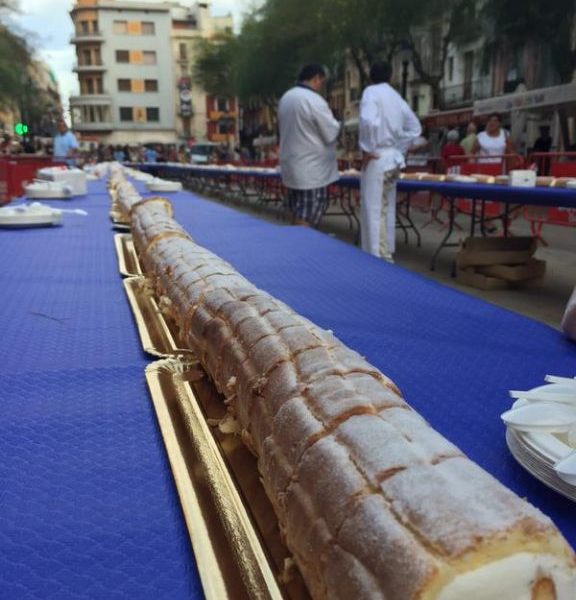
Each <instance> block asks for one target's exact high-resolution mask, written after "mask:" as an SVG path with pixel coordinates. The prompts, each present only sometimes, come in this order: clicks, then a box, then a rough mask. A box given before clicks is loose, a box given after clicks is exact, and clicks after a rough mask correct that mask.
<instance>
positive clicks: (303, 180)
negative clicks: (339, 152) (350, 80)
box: [278, 65, 340, 227]
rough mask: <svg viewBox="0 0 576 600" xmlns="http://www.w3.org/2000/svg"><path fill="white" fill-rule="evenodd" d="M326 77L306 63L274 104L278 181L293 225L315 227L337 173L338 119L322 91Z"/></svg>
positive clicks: (326, 204) (322, 69)
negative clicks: (277, 147) (292, 84)
mask: <svg viewBox="0 0 576 600" xmlns="http://www.w3.org/2000/svg"><path fill="white" fill-rule="evenodd" d="M325 82H326V72H325V71H324V68H323V67H322V66H320V65H308V66H306V67H304V68H303V69H302V71H301V72H300V75H299V77H298V83H297V84H296V86H295V87H293V88H292V89H290V90H288V91H287V92H286V93H285V94H284V95H283V96H282V98H281V99H280V103H279V105H278V126H279V131H280V168H281V171H282V182H283V183H284V185H285V186H286V187H287V188H288V208H289V210H290V212H291V213H292V215H293V217H294V222H295V223H296V224H297V225H309V226H312V227H317V226H318V224H319V223H320V219H321V218H322V216H323V215H324V213H325V212H326V208H327V207H328V189H327V186H328V185H330V184H331V183H333V182H334V181H336V180H337V179H338V177H339V174H338V166H337V163H336V140H337V139H338V136H339V134H340V123H338V121H337V120H336V119H335V118H334V115H333V114H332V111H331V110H330V107H329V106H328V103H327V102H326V100H324V98H323V97H322V96H321V95H320V92H321V90H322V89H323V87H324V84H325Z"/></svg>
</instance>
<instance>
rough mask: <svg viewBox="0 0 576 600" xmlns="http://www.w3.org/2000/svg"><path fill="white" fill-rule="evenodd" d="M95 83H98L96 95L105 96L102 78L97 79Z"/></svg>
mask: <svg viewBox="0 0 576 600" xmlns="http://www.w3.org/2000/svg"><path fill="white" fill-rule="evenodd" d="M94 81H95V83H96V93H97V94H103V93H104V84H103V82H102V77H97V78H96V79H95V80H94Z"/></svg>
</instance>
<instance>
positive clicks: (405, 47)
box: [400, 41, 412, 100]
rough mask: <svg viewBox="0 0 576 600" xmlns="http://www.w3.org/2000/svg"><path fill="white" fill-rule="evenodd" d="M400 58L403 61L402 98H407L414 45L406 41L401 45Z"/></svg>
mask: <svg viewBox="0 0 576 600" xmlns="http://www.w3.org/2000/svg"><path fill="white" fill-rule="evenodd" d="M400 60H401V61H402V98H404V100H406V95H407V93H408V67H409V66H410V61H411V60H412V47H411V46H410V44H409V43H408V42H406V41H404V42H402V44H401V46H400Z"/></svg>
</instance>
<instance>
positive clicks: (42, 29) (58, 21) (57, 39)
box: [13, 0, 252, 107]
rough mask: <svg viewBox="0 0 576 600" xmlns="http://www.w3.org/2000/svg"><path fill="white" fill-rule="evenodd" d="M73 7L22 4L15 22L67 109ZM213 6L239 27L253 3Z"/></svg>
mask: <svg viewBox="0 0 576 600" xmlns="http://www.w3.org/2000/svg"><path fill="white" fill-rule="evenodd" d="M141 1H142V0H141ZM143 1H148V0H143ZM180 2H181V4H184V5H190V4H193V2H191V0H180ZM73 4H74V0H20V11H21V13H20V14H19V15H18V16H16V17H14V18H13V21H15V22H16V24H17V26H18V27H20V28H22V29H24V30H26V31H27V32H29V33H30V34H31V36H32V43H33V46H34V47H35V48H36V50H37V55H38V56H39V57H40V58H41V59H42V60H44V62H46V63H47V64H48V65H49V66H50V68H51V69H52V71H53V72H54V74H55V75H56V78H57V79H58V84H59V87H60V93H61V95H62V100H63V102H64V104H65V107H66V105H67V104H68V97H69V96H71V95H74V94H76V93H78V79H77V77H76V74H75V73H73V72H72V66H73V64H74V63H75V62H76V55H75V52H74V47H73V46H72V45H71V44H70V38H71V37H72V34H73V27H72V20H71V19H70V14H69V11H70V9H71V7H72V5H73ZM211 4H212V13H213V14H214V15H224V14H229V13H232V14H233V15H234V20H235V25H236V27H237V26H238V25H239V24H240V23H241V20H242V14H243V13H244V12H246V10H248V9H249V8H250V7H251V5H252V1H251V0H212V2H211Z"/></svg>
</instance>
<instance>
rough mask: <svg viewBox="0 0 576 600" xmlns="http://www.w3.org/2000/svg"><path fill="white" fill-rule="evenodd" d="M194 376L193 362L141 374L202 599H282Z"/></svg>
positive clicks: (161, 365)
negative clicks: (195, 565) (192, 382)
mask: <svg viewBox="0 0 576 600" xmlns="http://www.w3.org/2000/svg"><path fill="white" fill-rule="evenodd" d="M197 378H198V366H197V364H196V363H194V362H183V361H180V360H178V359H168V360H163V361H159V362H156V363H153V364H151V365H150V366H149V367H148V368H147V369H146V380H147V382H148V386H149V388H150V393H151V395H152V400H153V402H154V408H155V410H156V415H157V417H158V422H159V424H160V428H161V431H162V436H163V438H164V443H165V446H166V450H167V453H168V457H169V460H170V465H171V467H172V473H173V475H174V480H175V482H176V487H177V489H178V495H179V497H180V502H181V504H182V510H183V512H184V518H185V520H186V524H187V526H188V531H189V534H190V540H191V542H192V547H193V549H194V554H195V557H196V563H197V566H198V571H199V574H200V578H201V580H202V586H203V588H204V593H205V595H206V598H208V600H226V599H230V600H243V599H246V600H250V599H252V598H258V599H262V600H265V599H270V600H272V599H278V600H280V599H282V598H285V597H286V596H284V594H283V593H282V592H281V590H280V587H279V584H278V582H277V580H276V577H275V576H274V572H273V570H272V567H271V565H270V562H269V558H268V556H267V555H266V551H265V549H264V547H263V545H262V544H261V541H260V538H259V535H258V533H257V531H256V529H255V527H254V524H253V522H252V519H251V516H250V514H249V512H248V510H247V506H246V504H245V501H244V499H243V498H242V496H241V495H240V493H239V491H238V489H237V487H236V485H235V483H234V480H233V478H232V476H231V474H230V472H229V469H228V466H227V465H226V462H225V459H224V456H223V454H222V452H221V450H220V449H219V447H218V444H217V441H216V439H215V438H214V436H213V434H212V432H211V430H210V427H209V425H208V423H207V421H206V418H205V415H204V413H203V410H202V408H201V406H200V402H199V400H198V396H197V395H196V393H195V391H194V389H193V387H192V386H191V385H190V383H189V380H190V379H192V380H194V379H197ZM262 493H263V492H262Z"/></svg>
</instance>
